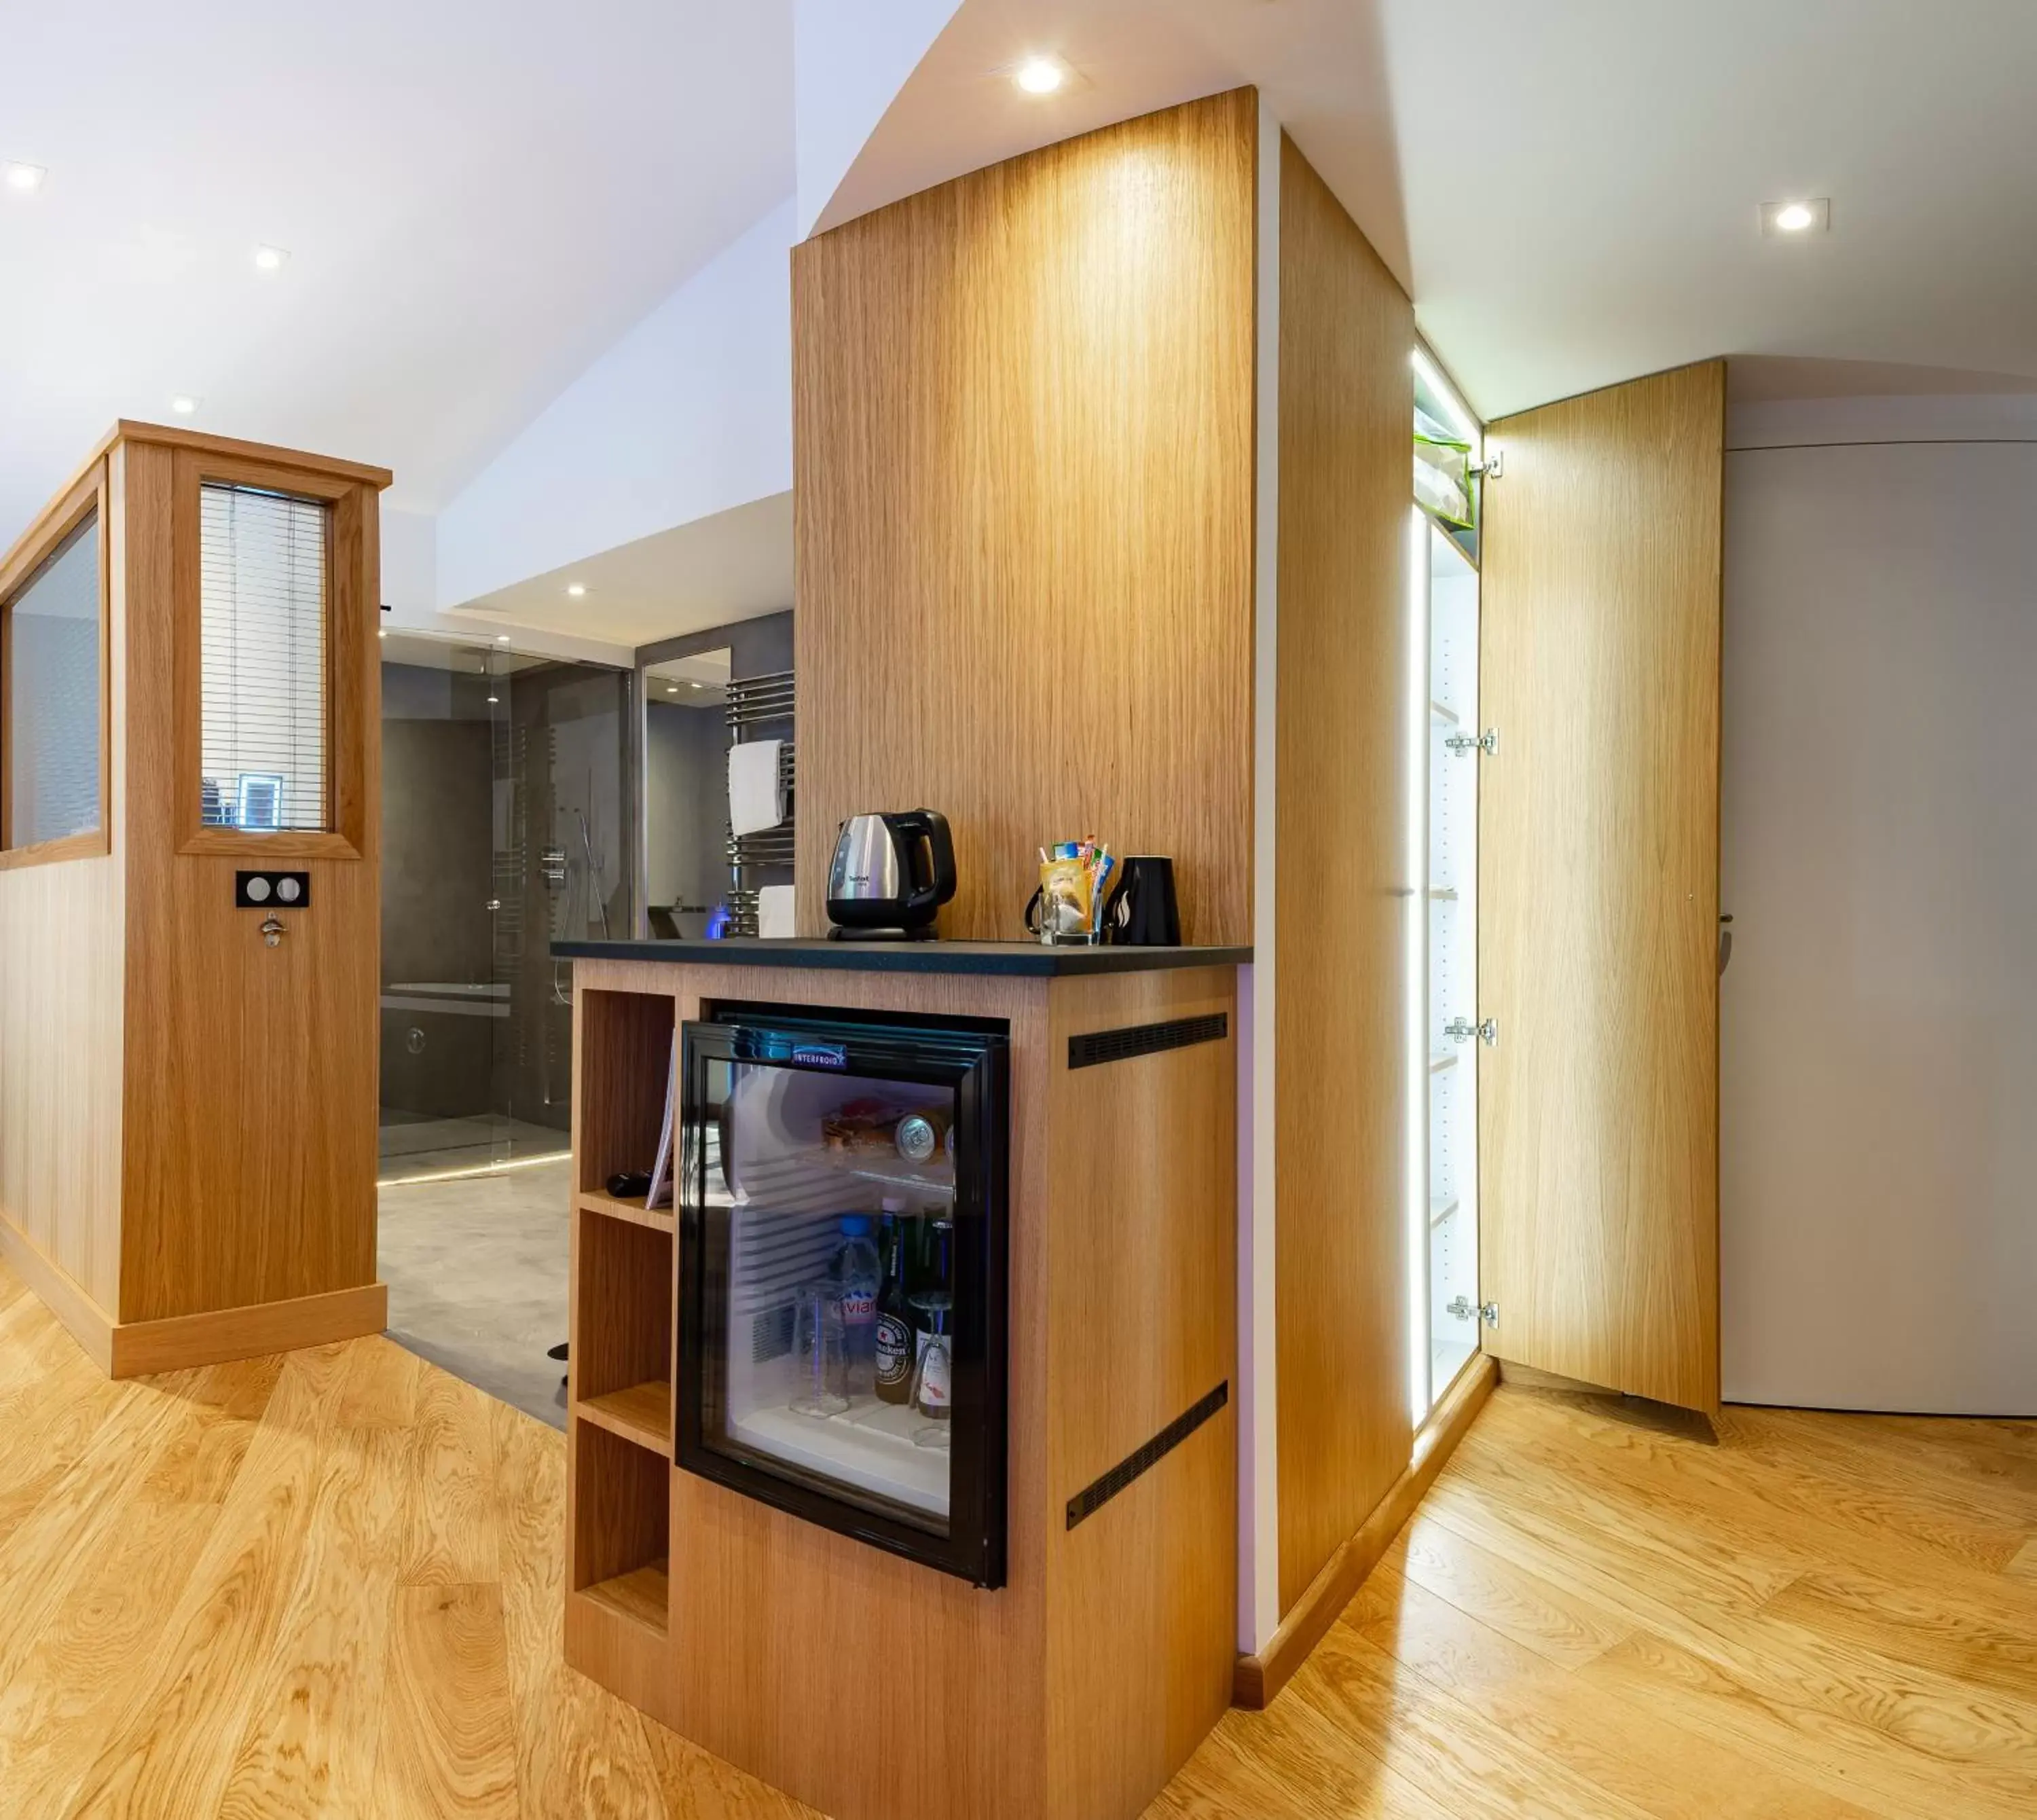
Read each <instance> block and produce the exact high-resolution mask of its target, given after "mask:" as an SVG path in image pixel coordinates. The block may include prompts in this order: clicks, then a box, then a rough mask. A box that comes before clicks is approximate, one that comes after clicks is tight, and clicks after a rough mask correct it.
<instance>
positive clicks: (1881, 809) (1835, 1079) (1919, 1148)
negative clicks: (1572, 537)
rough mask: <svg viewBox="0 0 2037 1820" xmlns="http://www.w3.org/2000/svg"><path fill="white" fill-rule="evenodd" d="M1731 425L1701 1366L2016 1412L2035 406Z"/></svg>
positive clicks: (1854, 1405) (2024, 1334)
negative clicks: (1716, 1208) (1712, 1149)
mask: <svg viewBox="0 0 2037 1820" xmlns="http://www.w3.org/2000/svg"><path fill="white" fill-rule="evenodd" d="M2019 434H2020V437H2022V439H2023V440H2020V441H2001V440H1985V441H1968V440H1958V438H1962V437H1976V436H1977V437H1985V438H1990V439H1998V438H2001V437H2013V436H2017V435H2019ZM1913 437H1950V438H1953V439H1954V440H1934V441H1912V440H1907V439H1909V438H1913ZM1890 439H1894V440H1890ZM1731 441H1733V445H1734V447H1733V452H1731V453H1729V456H1728V457H1727V462H1726V514H1725V516H1726V526H1727V532H1726V563H1725V744H1724V780H1723V781H1724V799H1723V809H1724V823H1725V827H1724V838H1725V849H1724V886H1725V891H1724V897H1723V900H1722V901H1723V904H1724V907H1725V909H1726V910H1729V911H1731V912H1732V913H1733V915H1734V917H1735V918H1736V919H1737V920H1736V923H1735V925H1734V926H1735V939H1736V946H1735V952H1734V955H1733V962H1732V965H1731V967H1729V970H1728V971H1727V973H1726V975H1725V980H1724V982H1722V987H1721V1001H1722V1002H1721V1024H1722V1028H1721V1042H1722V1058H1721V1060H1722V1069H1721V1073H1722V1098H1721V1144H1722V1151H1721V1265H1722V1272H1723V1285H1722V1292H1723V1311H1722V1314H1723V1327H1724V1331H1723V1341H1724V1361H1723V1363H1724V1375H1725V1380H1724V1389H1725V1396H1726V1398H1728V1400H1729V1401H1736V1402H1765V1403H1790V1404H1806V1405H1814V1406H1827V1407H1835V1408H1850V1409H1907V1410H1929V1411H1940V1412H1946V1413H1994V1414H2007V1415H2022V1416H2028V1415H2032V1414H2037V1316H2033V1313H2032V1311H2033V1310H2037V717H2033V715H2032V713H2031V706H2030V702H2031V691H2032V687H2033V684H2037V544H2033V542H2032V539H2031V510H2032V507H2033V505H2037V413H2033V410H2032V401H2031V400H2030V399H2018V400H2008V401H2003V400H1999V399H1994V400H1985V399H1984V400H1971V399H1900V400H1861V399H1850V400H1834V401H1824V402H1822V403H1816V404H1805V405H1797V406H1783V405H1764V406H1761V407H1748V409H1747V410H1745V411H1742V412H1740V413H1739V414H1737V417H1736V422H1735V426H1734V430H1733V436H1732V437H1731Z"/></svg>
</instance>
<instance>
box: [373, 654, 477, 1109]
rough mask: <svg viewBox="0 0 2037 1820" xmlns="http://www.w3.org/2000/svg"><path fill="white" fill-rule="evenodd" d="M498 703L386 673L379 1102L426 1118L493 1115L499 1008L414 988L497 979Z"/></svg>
mask: <svg viewBox="0 0 2037 1820" xmlns="http://www.w3.org/2000/svg"><path fill="white" fill-rule="evenodd" d="M488 693H489V687H488V684H487V682H486V679H485V678H483V677H480V676H468V675H458V674H455V673H454V672H451V671H447V670H438V669H428V668H423V667H421V666H418V665H413V664H384V666H383V668H382V697H383V723H382V995H383V1001H384V1005H383V1014H382V1043H381V1054H382V1094H381V1101H382V1104H383V1105H384V1107H387V1108H390V1109H391V1110H393V1111H398V1112H401V1113H407V1114H412V1115H414V1116H416V1117H419V1118H466V1117H471V1116H472V1115H474V1114H478V1113H481V1112H482V1111H486V1109H487V1107H488V1101H489V1070H490V1067H491V1065H492V1060H491V1043H490V1034H491V1033H490V1018H489V1012H490V1011H491V1010H492V1009H493V1007H492V1006H490V1005H488V1004H486V1002H482V1003H477V1004H475V1005H471V1006H470V1007H466V1008H462V1009H461V1010H459V1011H457V1012H455V1011H453V1010H451V1009H433V1008H427V1007H425V1006H424V1005H421V1004H420V1003H418V1000H419V999H420V997H422V996H423V995H421V993H418V992H417V991H414V990H413V991H408V992H406V990H405V988H406V987H410V988H417V987H443V986H469V985H486V983H487V982H488V980H489V969H490V953H489V925H490V917H489V910H488V899H489V895H491V882H490V845H491V842H490V832H489V821H490V813H491V812H490V803H491V790H490V785H489V771H490V759H489V722H488V715H489V709H488V706H487V695H488Z"/></svg>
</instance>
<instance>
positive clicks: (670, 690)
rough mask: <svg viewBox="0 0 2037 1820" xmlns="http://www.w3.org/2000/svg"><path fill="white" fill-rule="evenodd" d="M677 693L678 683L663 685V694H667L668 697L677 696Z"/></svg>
mask: <svg viewBox="0 0 2037 1820" xmlns="http://www.w3.org/2000/svg"><path fill="white" fill-rule="evenodd" d="M678 692H679V686H678V683H667V684H666V685H665V693H666V694H668V695H676V694H678Z"/></svg>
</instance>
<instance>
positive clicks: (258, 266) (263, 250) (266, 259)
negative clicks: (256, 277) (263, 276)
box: [255, 247, 290, 272]
mask: <svg viewBox="0 0 2037 1820" xmlns="http://www.w3.org/2000/svg"><path fill="white" fill-rule="evenodd" d="M289 257H290V255H289V254H288V253H286V252H284V251H283V249H282V248H281V247H257V248H255V271H258V272H279V271H282V269H283V267H285V265H286V264H287V263H289Z"/></svg>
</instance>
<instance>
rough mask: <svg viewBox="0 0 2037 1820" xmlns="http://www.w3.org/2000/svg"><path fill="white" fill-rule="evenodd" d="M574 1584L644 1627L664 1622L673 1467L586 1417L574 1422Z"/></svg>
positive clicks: (663, 1625)
mask: <svg viewBox="0 0 2037 1820" xmlns="http://www.w3.org/2000/svg"><path fill="white" fill-rule="evenodd" d="M573 1450H574V1455H575V1459H574V1481H575V1483H574V1493H575V1495H574V1505H573V1591H575V1592H576V1593H579V1594H581V1595H584V1596H585V1597H586V1598H588V1599H591V1600H592V1601H593V1602H594V1603H595V1604H596V1605H598V1606H603V1607H604V1608H606V1609H607V1610H609V1611H610V1612H613V1613H614V1614H618V1616H620V1617H622V1618H626V1619H627V1620H629V1621H630V1622H631V1623H633V1624H635V1625H640V1626H641V1627H642V1628H644V1629H648V1630H653V1631H656V1632H659V1633H663V1632H664V1631H665V1630H666V1629H667V1625H668V1622H669V1617H668V1612H669V1604H670V1597H671V1583H670V1580H669V1579H668V1578H667V1553H668V1552H669V1550H670V1549H671V1462H670V1461H669V1460H668V1459H667V1458H665V1457H664V1456H663V1455H659V1454H656V1453H653V1452H652V1451H650V1449H648V1447H640V1446H639V1445H637V1443H636V1442H634V1441H630V1440H624V1439H623V1438H622V1436H619V1435H617V1434H614V1433H613V1432H610V1430H608V1429H607V1428H600V1427H597V1426H596V1425H595V1424H594V1423H593V1422H591V1421H588V1420H587V1419H586V1417H584V1416H582V1417H581V1418H580V1420H579V1421H576V1422H575V1423H574V1424H573Z"/></svg>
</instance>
